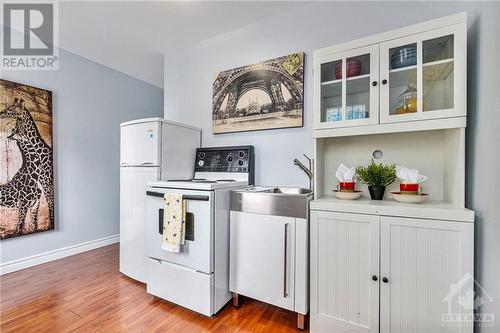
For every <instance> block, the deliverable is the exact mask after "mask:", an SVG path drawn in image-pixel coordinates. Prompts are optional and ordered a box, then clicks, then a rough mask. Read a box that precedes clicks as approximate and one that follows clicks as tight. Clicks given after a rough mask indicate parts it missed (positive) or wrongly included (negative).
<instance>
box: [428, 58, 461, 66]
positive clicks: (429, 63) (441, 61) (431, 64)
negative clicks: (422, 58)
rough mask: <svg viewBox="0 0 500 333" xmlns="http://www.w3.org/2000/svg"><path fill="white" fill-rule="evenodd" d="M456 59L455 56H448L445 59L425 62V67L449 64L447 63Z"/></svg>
mask: <svg viewBox="0 0 500 333" xmlns="http://www.w3.org/2000/svg"><path fill="white" fill-rule="evenodd" d="M454 60H455V59H454V58H448V59H443V60H437V61H432V62H426V63H424V65H423V66H424V67H429V66H434V65H441V64H447V63H450V62H453V61H454Z"/></svg>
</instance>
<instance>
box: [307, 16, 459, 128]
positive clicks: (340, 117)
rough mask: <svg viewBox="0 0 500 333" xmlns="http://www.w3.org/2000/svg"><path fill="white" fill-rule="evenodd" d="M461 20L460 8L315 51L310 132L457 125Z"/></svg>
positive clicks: (448, 126) (449, 126)
mask: <svg viewBox="0 0 500 333" xmlns="http://www.w3.org/2000/svg"><path fill="white" fill-rule="evenodd" d="M466 26H467V23H466V15H465V14H463V13H462V14H457V15H453V16H449V17H446V18H442V19H438V20H434V21H429V22H426V23H422V24H417V25H414V26H410V27H406V28H403V29H399V30H395V31H390V32H387V33H383V34H379V35H376V36H372V37H368V38H363V39H360V40H356V41H353V42H349V43H344V44H341V45H337V46H332V47H327V48H323V49H319V50H315V51H314V95H315V96H314V110H315V112H314V129H315V136H316V137H321V136H335V135H336V132H338V133H339V135H341V136H344V135H349V129H345V128H351V129H352V130H353V134H372V133H384V132H393V131H411V130H419V129H421V130H428V129H440V128H451V127H464V126H465V118H462V119H461V121H457V120H458V119H457V118H458V117H465V116H466V51H467V50H466V43H467V42H466ZM447 118H455V119H454V120H455V121H454V122H451V123H449V124H448V125H444V124H445V122H443V121H436V120H438V119H441V120H443V119H447ZM422 121H427V122H422ZM429 121H430V122H429ZM393 123H399V125H398V126H395V125H390V124H393ZM450 124H451V125H450ZM366 125H371V126H366ZM384 125H385V126H384ZM358 126H366V127H363V128H362V129H360V128H355V127H358ZM341 128H343V129H341ZM335 129H337V130H338V131H334V130H335ZM324 130H330V131H324ZM354 132H355V133H354ZM322 133H323V134H322ZM324 133H327V134H324Z"/></svg>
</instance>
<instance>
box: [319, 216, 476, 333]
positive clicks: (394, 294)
mask: <svg viewBox="0 0 500 333" xmlns="http://www.w3.org/2000/svg"><path fill="white" fill-rule="evenodd" d="M473 237H474V228H473V223H469V222H451V221H442V220H427V219H413V218H399V217H391V216H380V215H364V214H351V213H337V212H324V211H312V212H311V331H312V332H339V333H340V332H351V333H352V332H379V330H380V332H422V333H424V332H438V331H439V332H440V331H442V330H443V329H446V332H472V326H471V323H470V322H465V321H464V322H446V321H443V318H446V316H447V315H448V314H454V315H457V316H462V315H463V316H471V315H472V308H473V304H472V299H471V298H468V297H467V293H468V292H471V291H472V290H473V281H474V280H473V278H472V272H473V257H472V255H473ZM457 286H458V288H457Z"/></svg>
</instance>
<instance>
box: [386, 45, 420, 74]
mask: <svg viewBox="0 0 500 333" xmlns="http://www.w3.org/2000/svg"><path fill="white" fill-rule="evenodd" d="M416 64H417V46H416V45H407V46H402V47H400V48H398V49H396V50H395V51H394V52H393V53H392V55H391V68H392V69H396V68H402V67H408V66H415V65H416Z"/></svg>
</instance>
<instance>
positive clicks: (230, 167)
mask: <svg viewBox="0 0 500 333" xmlns="http://www.w3.org/2000/svg"><path fill="white" fill-rule="evenodd" d="M253 169H254V149H253V146H237V147H215V148H198V149H197V150H196V160H195V172H242V173H249V174H251V175H253V172H254V171H253Z"/></svg>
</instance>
